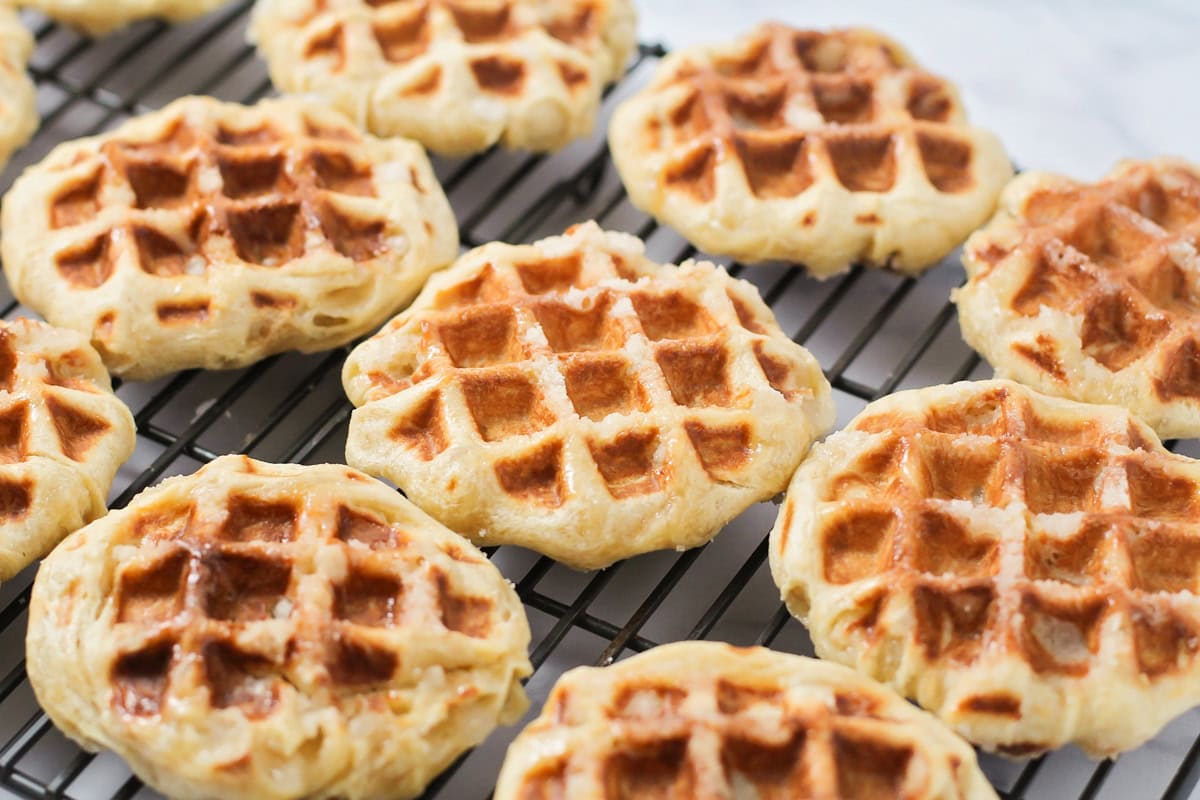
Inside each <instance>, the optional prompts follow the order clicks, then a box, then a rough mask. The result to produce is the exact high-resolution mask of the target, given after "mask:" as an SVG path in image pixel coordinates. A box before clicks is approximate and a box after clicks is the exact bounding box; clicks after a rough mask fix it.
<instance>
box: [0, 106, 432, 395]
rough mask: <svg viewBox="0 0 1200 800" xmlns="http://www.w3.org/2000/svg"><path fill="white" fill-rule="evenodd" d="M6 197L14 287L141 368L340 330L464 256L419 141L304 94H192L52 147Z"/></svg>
mask: <svg viewBox="0 0 1200 800" xmlns="http://www.w3.org/2000/svg"><path fill="white" fill-rule="evenodd" d="M43 208H44V211H43V210H42V209H43ZM5 209H6V210H5V228H6V229H7V231H8V235H7V236H6V241H5V255H6V258H5V267H6V271H7V274H8V275H9V277H10V280H11V281H12V283H13V285H14V287H15V289H16V291H17V293H18V294H19V295H21V296H22V297H23V298H25V299H26V300H27V301H28V302H29V303H30V304H31V305H32V306H34V307H37V308H39V309H40V310H42V311H43V312H44V313H45V314H46V315H47V316H48V317H49V318H51V319H52V320H56V321H58V322H59V324H63V325H67V326H70V327H76V328H80V329H83V330H84V332H86V333H88V334H90V335H91V336H92V339H93V341H94V343H95V345H96V346H97V348H98V349H99V350H100V351H101V354H102V355H103V356H104V357H105V360H106V363H107V364H108V365H109V366H110V368H112V369H113V370H114V371H116V372H118V373H120V374H123V375H125V376H128V377H141V378H149V377H156V376H157V375H160V374H162V373H164V372H169V371H172V370H173V369H179V368H183V367H191V366H202V365H207V366H212V367H222V366H224V367H228V366H236V365H239V364H245V363H247V362H248V361H252V360H256V359H257V358H261V357H262V356H263V355H265V354H267V353H270V352H274V351H278V350H280V349H288V348H289V347H290V346H294V347H300V348H303V349H319V348H323V347H329V346H334V345H336V344H340V343H342V342H344V341H346V340H348V339H350V338H353V336H354V335H357V334H361V333H363V332H365V331H366V330H368V329H369V328H370V327H371V326H372V325H375V324H378V323H379V322H380V321H382V319H383V318H385V317H386V315H387V314H389V313H391V312H393V311H394V310H395V308H396V307H397V306H398V305H400V304H401V303H403V301H405V300H406V299H408V298H410V297H412V296H413V295H415V293H416V290H417V289H418V288H419V286H420V284H421V282H422V281H423V279H424V278H425V277H426V276H427V275H428V273H429V272H431V271H432V270H433V269H435V268H436V267H439V266H442V265H444V263H445V262H446V261H448V260H450V259H451V258H452V257H453V253H454V244H453V241H454V240H453V235H454V230H455V228H454V222H453V218H452V217H451V216H450V210H449V208H448V206H447V204H446V202H445V199H444V196H443V195H442V194H441V190H440V188H439V187H438V185H437V182H436V179H435V178H434V177H433V174H432V172H431V171H430V169H429V166H428V163H427V161H426V159H425V157H424V155H423V153H421V152H420V150H419V148H418V147H417V146H416V145H414V144H412V143H410V142H395V143H383V142H379V141H366V140H364V139H363V138H362V137H361V136H360V135H359V134H358V133H356V132H355V131H354V129H353V128H352V127H351V126H350V125H349V124H348V123H347V122H346V121H345V120H343V119H342V118H341V117H340V116H339V115H337V114H331V113H330V112H327V111H325V110H322V109H319V108H318V107H316V106H310V105H305V104H302V103H298V102H296V101H276V102H271V103H265V104H262V105H259V106H257V107H253V108H245V107H241V106H234V105H232V104H221V103H219V102H217V101H214V100H210V99H206V98H189V99H185V100H181V101H179V102H178V103H176V104H173V105H172V106H171V107H169V108H167V109H164V110H163V111H161V112H159V113H158V114H156V115H153V116H151V117H149V118H143V119H139V120H137V121H135V122H133V123H130V125H129V126H127V127H125V128H123V129H122V130H121V131H118V132H117V133H115V134H112V135H110V136H107V137H103V138H100V139H97V140H92V141H84V142H78V143H73V144H70V145H66V146H64V147H63V148H61V149H59V150H57V151H55V153H53V154H52V155H51V157H50V158H49V159H48V160H47V161H46V162H44V163H43V164H42V165H39V166H38V167H37V168H35V169H34V170H33V171H31V172H30V173H28V174H27V175H26V176H25V177H24V178H22V179H21V180H20V181H19V182H18V183H17V184H16V185H15V187H14V189H13V192H12V193H11V195H10V197H9V201H8V203H6V207H5ZM43 238H44V239H45V240H48V241H49V243H50V244H49V246H48V247H47V245H46V244H45V243H44V242H43V241H42V239H43Z"/></svg>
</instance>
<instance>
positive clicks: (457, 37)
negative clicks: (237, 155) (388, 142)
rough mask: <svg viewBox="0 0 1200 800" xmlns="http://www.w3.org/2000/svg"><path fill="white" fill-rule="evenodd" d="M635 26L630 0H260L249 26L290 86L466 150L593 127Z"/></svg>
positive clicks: (399, 131) (384, 129) (561, 137)
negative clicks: (605, 88) (603, 95)
mask: <svg viewBox="0 0 1200 800" xmlns="http://www.w3.org/2000/svg"><path fill="white" fill-rule="evenodd" d="M635 27H636V15H635V13H634V10H633V5H632V3H631V2H630V0H482V2H480V1H479V0H474V1H470V0H390V2H378V0H260V2H259V3H258V6H257V8H256V11H255V15H254V20H253V23H252V27H251V38H253V39H254V40H256V41H257V43H258V46H259V48H260V50H261V51H262V53H263V56H264V57H265V58H266V60H267V64H268V66H269V67H270V70H271V77H272V79H273V80H274V82H275V85H276V86H278V87H279V88H280V89H282V90H283V91H287V92H313V93H316V94H319V95H320V96H321V97H323V98H325V99H326V100H327V101H328V102H329V103H332V104H333V105H334V106H335V107H336V108H339V109H341V110H342V111H344V112H345V113H347V114H349V115H351V116H352V117H353V118H354V119H356V120H358V121H359V122H360V123H361V124H363V125H364V126H365V127H367V128H369V129H370V130H372V131H374V132H375V133H376V134H378V135H380V136H409V137H411V138H413V139H416V140H418V141H420V142H421V143H423V144H424V145H425V146H426V147H428V148H430V149H431V150H435V151H437V152H439V153H443V154H446V155H465V154H468V153H473V152H477V151H480V150H484V149H486V148H488V147H490V146H491V145H493V144H495V143H497V142H502V143H503V144H504V145H505V146H506V147H513V148H518V147H519V148H526V149H529V150H543V151H545V150H557V149H559V148H560V147H563V146H564V145H566V144H567V143H569V142H570V141H572V140H573V139H578V138H579V137H581V136H586V135H587V134H589V133H590V132H591V131H592V129H593V127H594V126H595V121H596V112H597V110H598V108H599V106H600V94H601V91H602V90H603V89H604V87H605V86H606V85H608V84H609V83H612V82H613V81H615V80H616V79H617V78H619V77H620V76H621V74H622V71H623V70H624V68H625V63H626V61H628V60H629V56H630V54H631V53H632V52H633V49H634V46H635V44H636V31H635Z"/></svg>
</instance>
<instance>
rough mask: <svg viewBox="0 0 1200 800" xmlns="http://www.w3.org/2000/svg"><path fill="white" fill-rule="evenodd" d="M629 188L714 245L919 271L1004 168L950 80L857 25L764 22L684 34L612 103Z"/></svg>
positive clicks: (973, 219) (651, 208)
mask: <svg viewBox="0 0 1200 800" xmlns="http://www.w3.org/2000/svg"><path fill="white" fill-rule="evenodd" d="M609 140H610V145H611V149H612V154H613V159H614V160H615V161H616V164H617V168H618V170H619V171H620V173H621V178H622V180H623V181H624V183H625V188H626V189H627V190H628V192H629V196H630V199H632V200H633V202H634V203H635V204H637V206H638V207H639V208H641V209H643V210H645V211H646V212H648V213H650V214H652V215H654V216H655V217H657V218H658V219H660V220H662V221H663V222H665V223H666V224H668V225H670V226H672V227H673V228H675V229H676V230H678V231H679V232H680V233H682V234H683V235H684V236H685V237H686V238H687V239H688V240H689V241H691V242H692V243H693V244H695V245H696V246H697V247H700V248H701V249H703V250H705V251H706V252H709V253H716V254H724V255H730V256H734V257H736V258H739V259H742V260H746V261H763V260H766V259H783V260H787V261H796V262H801V263H803V264H804V265H805V266H807V267H808V269H809V271H810V272H812V273H813V274H814V275H816V276H817V277H827V276H829V275H833V274H835V273H837V272H841V271H843V270H845V269H847V268H848V267H849V266H850V265H851V264H852V263H855V262H860V261H861V262H866V263H869V264H874V265H885V266H888V267H891V268H893V269H896V270H899V271H901V272H905V273H910V274H911V273H917V272H920V271H921V270H923V269H925V268H926V267H928V266H930V265H932V264H934V263H936V262H937V261H938V260H939V259H941V258H942V257H943V256H945V255H946V254H947V253H949V252H950V251H951V250H952V249H953V248H954V247H955V246H957V245H958V244H959V243H960V242H962V240H963V239H965V238H966V236H967V234H968V233H970V232H971V231H972V230H974V229H975V228H976V227H977V226H978V225H980V224H981V223H982V222H983V221H984V220H985V219H987V216H988V215H989V214H990V213H991V212H992V209H993V208H994V207H995V203H996V196H997V195H998V194H999V192H1000V189H1001V188H1002V187H1003V186H1004V183H1005V181H1007V180H1008V178H1009V177H1010V176H1011V175H1012V167H1011V166H1010V165H1009V162H1008V158H1007V156H1005V154H1004V149H1003V147H1002V146H1001V145H1000V142H999V141H998V140H997V139H996V137H995V136H993V135H992V134H990V133H987V132H986V131H982V130H980V129H978V128H974V127H971V126H969V125H967V123H966V118H965V115H964V114H963V110H962V105H961V103H960V101H959V98H958V91H957V90H956V89H955V88H954V86H952V85H951V84H950V83H948V82H947V81H945V80H943V79H942V78H939V77H936V76H934V75H931V74H930V73H928V72H926V71H924V70H923V69H921V68H920V67H919V66H917V64H916V63H915V62H914V61H913V60H912V57H911V56H909V55H908V53H907V52H905V51H904V49H903V48H901V47H900V45H899V44H897V43H896V42H894V41H892V40H891V39H888V38H887V37H885V36H882V35H880V34H878V33H874V32H873V31H868V30H863V29H848V30H835V31H829V32H818V31H802V30H796V29H794V28H790V27H787V26H785V25H780V24H765V25H762V26H760V27H758V28H757V29H755V30H754V31H753V32H751V33H750V34H748V35H746V36H743V37H742V38H740V39H738V40H736V41H734V42H732V43H729V44H722V45H716V46H707V47H695V48H690V49H685V50H680V51H677V52H675V53H672V54H671V55H670V56H668V57H667V58H666V59H665V60H664V61H663V63H662V65H661V66H660V67H659V71H658V73H657V75H656V77H655V79H654V82H653V83H652V84H651V85H650V86H649V88H647V89H645V90H643V91H642V92H641V93H639V94H637V95H635V96H634V97H632V98H631V99H629V100H627V101H626V102H625V103H623V104H622V105H621V107H620V108H618V109H617V112H616V114H615V115H614V117H613V120H612V125H611V127H610V129H609Z"/></svg>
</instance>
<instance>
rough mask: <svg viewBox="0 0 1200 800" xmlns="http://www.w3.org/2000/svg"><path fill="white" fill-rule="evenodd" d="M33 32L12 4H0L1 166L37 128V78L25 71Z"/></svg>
mask: <svg viewBox="0 0 1200 800" xmlns="http://www.w3.org/2000/svg"><path fill="white" fill-rule="evenodd" d="M31 53H33V36H32V35H30V33H29V31H27V30H26V29H25V26H24V25H22V24H21V18H20V17H18V16H17V12H16V11H14V10H13V9H11V8H8V7H6V6H2V5H0V168H3V167H4V165H5V164H6V163H8V159H9V157H10V156H11V155H12V154H13V151H14V150H16V149H17V148H18V147H20V146H21V145H23V144H25V142H27V141H29V137H30V136H32V135H33V132H34V131H35V130H36V129H37V123H38V113H37V106H36V105H35V91H34V86H33V81H31V80H30V79H29V76H28V75H27V74H26V73H25V66H26V64H27V63H28V62H29V56H30V54H31Z"/></svg>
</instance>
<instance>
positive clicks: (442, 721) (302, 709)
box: [27, 456, 531, 800]
mask: <svg viewBox="0 0 1200 800" xmlns="http://www.w3.org/2000/svg"><path fill="white" fill-rule="evenodd" d="M528 643H529V626H528V623H527V622H526V620H525V615H524V612H523V609H522V607H521V603H520V601H519V600H518V599H517V595H516V592H515V591H513V589H512V587H511V586H510V585H509V584H508V583H507V582H505V580H504V579H503V577H502V576H501V575H500V573H499V572H498V571H497V570H496V568H495V567H493V566H492V565H491V563H490V562H488V560H487V559H486V558H485V557H484V556H483V554H482V553H480V552H479V551H478V550H476V549H475V548H474V547H472V546H471V545H470V544H468V543H467V542H465V541H463V540H462V539H461V538H459V537H458V536H455V535H454V534H452V533H451V532H450V531H447V530H446V529H445V528H443V527H442V526H440V525H438V524H437V523H435V522H434V521H433V520H431V519H429V518H428V517H426V516H425V515H424V514H422V513H421V512H419V511H418V510H417V509H415V508H414V507H413V506H412V505H411V504H410V503H408V502H407V501H405V500H404V499H403V498H401V497H400V496H399V495H397V494H396V493H395V492H394V491H391V490H390V489H388V488H387V487H386V486H384V485H383V484H381V483H379V482H377V481H374V480H372V479H370V478H368V477H367V476H365V475H363V474H362V473H359V472H355V471H353V470H350V469H347V468H345V467H340V466H331V465H327V466H316V467H303V466H295V465H288V466H278V465H272V464H263V463H260V462H256V461H251V460H250V459H248V458H244V457H241V456H226V457H223V458H220V459H217V460H216V461H214V462H213V463H212V464H210V465H208V466H207V467H205V468H203V469H201V470H200V471H199V472H198V473H196V474H195V475H192V476H187V477H179V478H172V479H170V480H167V481H164V482H163V483H162V484H160V485H159V486H157V487H155V488H153V489H150V490H147V491H146V492H143V493H142V494H140V495H139V496H138V497H137V498H135V499H134V501H133V502H132V503H131V504H130V505H129V507H128V508H126V509H124V510H121V511H115V512H113V513H111V514H109V515H108V516H107V517H105V518H104V519H102V520H100V521H98V522H95V523H93V524H92V525H89V526H88V527H86V528H84V529H83V530H81V531H79V532H78V533H76V534H75V535H74V536H72V537H70V538H69V539H67V541H66V542H64V543H63V545H62V546H61V547H59V549H57V550H56V551H55V552H54V553H53V554H51V556H50V557H49V558H48V559H47V560H46V561H45V563H44V564H43V565H42V569H41V572H40V573H39V574H38V577H37V579H36V581H35V583H34V587H33V597H32V601H31V606H30V616H29V634H28V642H27V654H28V655H27V657H28V665H27V668H28V671H29V679H30V682H31V683H32V685H33V688H34V690H35V691H36V693H37V697H38V701H39V702H40V703H41V705H42V707H43V708H44V709H45V710H46V713H47V714H49V715H50V718H51V719H52V720H54V723H55V724H56V725H58V727H59V728H60V729H61V730H62V731H63V732H64V733H66V734H67V735H68V736H69V737H71V738H72V739H74V740H75V741H77V742H79V743H80V744H81V745H82V746H84V747H86V748H89V749H99V748H110V749H112V750H113V751H115V752H116V753H117V754H118V755H120V756H121V757H123V758H124V759H126V760H127V761H128V762H129V764H130V766H131V767H132V768H133V770H134V771H135V772H136V773H137V774H138V776H139V777H141V778H142V779H143V780H145V781H146V782H147V783H149V784H151V785H152V786H154V787H156V788H157V789H159V790H160V791H162V792H163V793H165V794H166V795H168V796H170V797H178V798H193V797H194V798H211V797H222V798H255V799H256V800H258V799H261V798H297V797H309V798H333V797H340V798H347V799H348V800H349V799H350V798H382V797H388V798H410V797H415V796H417V795H418V794H420V792H421V791H422V789H423V788H424V787H425V785H426V784H427V783H428V782H429V781H430V780H431V779H432V778H433V777H434V776H435V775H437V773H439V772H440V771H441V770H443V769H444V768H445V767H446V766H447V765H448V764H449V763H450V762H451V761H452V760H453V759H454V758H455V757H456V756H458V755H459V754H460V753H461V752H463V751H464V750H466V749H467V748H469V747H471V746H473V745H475V744H477V743H478V742H480V741H481V740H483V739H484V738H485V737H486V736H487V735H488V733H490V732H491V730H492V729H493V728H494V727H495V726H496V725H497V723H502V724H509V723H512V722H515V721H516V719H517V718H518V717H519V716H520V714H521V712H522V711H523V710H524V709H525V707H526V705H527V701H526V700H525V694H524V691H523V690H522V689H521V686H520V679H521V678H523V677H524V676H526V675H528V674H530V672H531V667H530V664H529V660H528V658H527V657H526V654H525V648H526V646H527V645H528Z"/></svg>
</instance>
